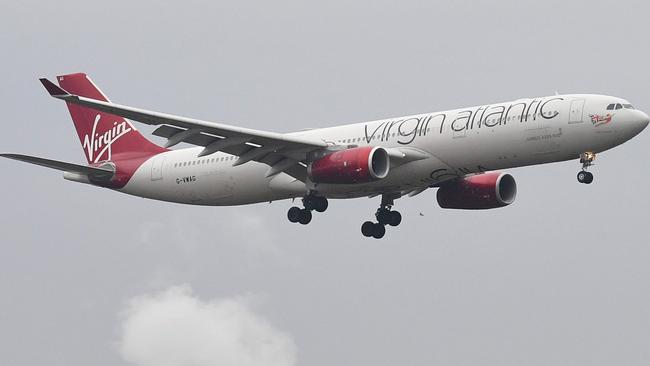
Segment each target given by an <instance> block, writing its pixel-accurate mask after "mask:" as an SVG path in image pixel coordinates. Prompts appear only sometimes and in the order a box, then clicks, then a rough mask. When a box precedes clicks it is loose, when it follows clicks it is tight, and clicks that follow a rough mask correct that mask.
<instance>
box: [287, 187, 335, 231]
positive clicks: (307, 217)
mask: <svg viewBox="0 0 650 366" xmlns="http://www.w3.org/2000/svg"><path fill="white" fill-rule="evenodd" d="M302 205H303V206H304V208H300V207H296V206H294V207H291V208H290V209H289V211H288V212H287V218H288V219H289V221H291V222H299V223H301V224H303V225H307V224H309V223H310V222H311V216H312V215H311V211H312V210H315V211H316V212H325V210H327V206H328V202H327V198H325V197H321V196H316V195H315V194H313V193H309V194H307V195H306V196H305V197H304V198H303V199H302Z"/></svg>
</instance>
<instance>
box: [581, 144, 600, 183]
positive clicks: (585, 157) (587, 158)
mask: <svg viewBox="0 0 650 366" xmlns="http://www.w3.org/2000/svg"><path fill="white" fill-rule="evenodd" d="M594 160H596V154H594V153H592V152H586V153H582V154H580V163H582V170H581V171H579V172H578V176H577V178H578V182H580V183H583V184H591V182H593V181H594V175H593V174H591V173H590V172H588V171H587V169H588V168H589V167H590V166H592V165H594Z"/></svg>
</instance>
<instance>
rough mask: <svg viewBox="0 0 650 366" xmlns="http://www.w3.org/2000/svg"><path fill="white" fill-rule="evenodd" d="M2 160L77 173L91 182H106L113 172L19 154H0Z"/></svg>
mask: <svg viewBox="0 0 650 366" xmlns="http://www.w3.org/2000/svg"><path fill="white" fill-rule="evenodd" d="M0 156H1V157H3V158H8V159H13V160H18V161H23V162H25V163H30V164H36V165H40V166H44V167H47V168H51V169H57V170H61V171H64V172H71V173H78V174H83V175H86V176H88V177H89V178H92V180H108V179H110V178H111V177H112V176H113V174H115V172H114V171H113V170H111V169H106V168H95V167H91V166H85V165H79V164H73V163H66V162H63V161H56V160H50V159H44V158H39V157H36V156H29V155H20V154H0Z"/></svg>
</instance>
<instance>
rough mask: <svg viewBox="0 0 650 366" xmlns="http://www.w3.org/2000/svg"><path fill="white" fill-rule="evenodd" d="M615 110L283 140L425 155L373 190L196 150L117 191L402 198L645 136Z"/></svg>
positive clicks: (251, 199)
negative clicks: (313, 140) (470, 176)
mask: <svg viewBox="0 0 650 366" xmlns="http://www.w3.org/2000/svg"><path fill="white" fill-rule="evenodd" d="M612 103H620V104H626V105H629V104H628V103H627V102H626V101H624V100H622V99H620V98H616V97H609V96H603V95H556V96H549V97H542V98H532V99H520V100H516V101H512V102H506V103H496V104H489V105H482V106H476V107H470V108H462V109H455V110H450V111H442V112H435V113H427V114H422V115H416V116H407V117H400V118H391V119H386V120H380V121H373V122H365V123H357V124H351V125H344V126H338V127H330V128H323V129H315V130H309V131H302V132H296V133H292V134H290V135H295V136H304V137H310V138H318V139H319V140H323V141H325V142H327V143H329V144H331V145H333V146H346V147H347V146H349V147H355V146H381V147H383V148H386V149H389V150H391V149H397V150H401V151H414V152H417V153H418V154H420V155H422V154H424V156H426V158H423V159H420V160H416V161H412V162H409V163H407V164H403V165H399V166H396V167H395V168H391V170H390V172H389V175H388V176H387V177H386V178H385V179H382V180H378V181H375V182H372V183H365V184H350V185H343V184H315V183H312V182H310V181H309V180H308V181H307V182H306V183H305V182H302V181H300V180H297V179H295V178H293V177H291V176H289V175H288V174H285V173H281V174H278V175H275V176H272V177H270V178H266V177H265V176H266V172H267V171H268V169H269V167H268V166H267V165H265V164H262V163H257V162H248V163H246V164H243V165H240V166H232V164H233V162H234V161H235V159H236V157H234V156H232V155H228V154H224V153H215V154H212V155H209V156H204V157H200V158H199V157H197V156H198V154H199V152H200V151H201V150H202V148H201V147H196V148H189V149H180V150H174V151H168V152H165V153H162V154H159V155H156V156H154V157H153V158H151V159H149V160H148V161H147V162H146V163H144V164H143V165H142V166H141V167H140V168H139V169H138V170H137V171H136V173H135V174H134V176H133V177H132V178H131V180H130V181H129V183H128V184H127V185H126V186H125V187H123V188H122V189H120V191H122V192H124V193H128V194H132V195H137V196H141V197H146V198H152V199H158V200H165V201H171V202H179V203H188V204H196V205H241V204H248V203H255V202H265V201H274V200H280V199H286V198H292V197H301V196H303V195H304V194H305V193H306V192H307V191H308V190H315V191H318V192H319V194H321V195H324V196H326V197H329V198H352V197H360V196H368V195H374V194H380V193H388V192H405V193H408V192H413V191H417V190H418V189H422V188H426V187H429V186H435V185H437V184H439V183H440V182H442V181H445V180H449V179H452V178H456V177H461V176H465V175H468V174H472V173H479V172H483V171H491V170H497V169H505V168H512V167H520V166H527V165H534V164H544V163H551V162H557V161H563V160H570V159H577V158H578V156H579V155H580V154H581V153H583V152H602V151H605V150H607V149H610V148H612V147H614V146H617V145H619V144H621V143H623V142H625V141H627V140H629V139H630V138H632V137H633V136H635V135H636V134H638V133H639V132H640V131H641V130H643V128H645V126H646V125H647V123H648V122H647V121H648V116H647V115H645V114H644V113H643V112H641V111H638V110H635V109H631V108H621V109H618V110H607V109H606V108H607V106H608V105H610V104H612Z"/></svg>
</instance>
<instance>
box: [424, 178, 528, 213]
mask: <svg viewBox="0 0 650 366" xmlns="http://www.w3.org/2000/svg"><path fill="white" fill-rule="evenodd" d="M516 196H517V183H516V182H515V178H513V177H512V175H510V174H507V173H500V172H492V173H485V174H479V175H473V176H470V177H466V178H460V179H456V180H454V181H451V182H448V183H445V184H443V185H442V186H440V188H439V189H438V194H437V198H438V204H439V205H440V207H442V208H454V209H462V210H485V209H490V208H497V207H503V206H507V205H509V204H511V203H513V202H514V201H515V197H516Z"/></svg>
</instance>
